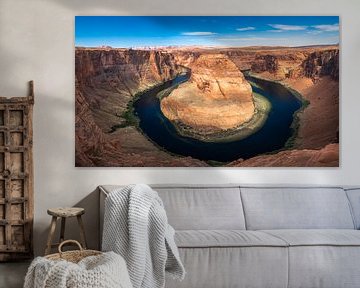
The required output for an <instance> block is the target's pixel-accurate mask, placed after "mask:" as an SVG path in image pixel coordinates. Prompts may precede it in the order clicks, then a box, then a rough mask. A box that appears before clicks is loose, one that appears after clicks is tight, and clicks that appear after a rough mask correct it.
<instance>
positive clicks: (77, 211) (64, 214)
mask: <svg viewBox="0 0 360 288" xmlns="http://www.w3.org/2000/svg"><path fill="white" fill-rule="evenodd" d="M47 213H48V214H49V215H51V216H52V219H51V224H50V231H49V236H48V240H47V245H46V250H45V255H48V254H50V252H51V248H52V247H57V246H58V245H59V244H60V243H61V242H63V241H64V234H65V223H66V218H69V217H76V218H77V220H78V223H79V227H80V239H81V245H82V247H83V248H84V249H86V247H87V245H86V239H85V230H84V224H83V222H82V219H81V215H83V214H84V213H85V209H84V208H78V207H73V208H50V209H48V210H47ZM58 217H60V218H61V229H60V242H59V243H54V244H53V243H52V239H53V237H54V233H55V228H56V222H57V219H58Z"/></svg>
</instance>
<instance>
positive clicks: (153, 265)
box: [102, 184, 185, 288]
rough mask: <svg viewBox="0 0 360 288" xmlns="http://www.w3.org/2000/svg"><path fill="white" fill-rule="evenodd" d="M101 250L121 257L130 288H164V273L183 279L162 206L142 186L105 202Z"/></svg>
mask: <svg viewBox="0 0 360 288" xmlns="http://www.w3.org/2000/svg"><path fill="white" fill-rule="evenodd" d="M102 250H103V251H114V252H116V253H118V254H120V255H121V256H122V257H124V259H125V261H126V263H127V267H128V271H129V274H130V279H131V282H132V284H133V287H134V288H162V287H165V270H166V272H167V273H169V274H170V275H171V276H172V277H173V278H175V279H179V280H182V279H183V278H184V276H185V271H184V267H183V265H182V263H181V260H180V257H179V252H178V248H177V246H176V244H175V241H174V229H173V228H172V227H171V226H170V225H169V224H168V222H167V217H166V212H165V209H164V207H163V203H162V201H161V199H160V197H159V196H158V194H157V192H156V191H154V190H152V189H151V188H150V187H149V186H147V185H144V184H139V185H132V186H127V187H125V188H120V189H119V190H117V191H113V192H112V193H110V194H109V196H108V197H107V198H106V200H105V215H104V230H103V241H102Z"/></svg>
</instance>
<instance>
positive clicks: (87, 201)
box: [35, 189, 99, 255]
mask: <svg viewBox="0 0 360 288" xmlns="http://www.w3.org/2000/svg"><path fill="white" fill-rule="evenodd" d="M73 207H82V208H84V209H85V214H84V215H82V219H83V222H84V226H85V235H86V241H87V245H88V247H87V248H89V249H96V250H97V249H98V248H99V246H98V245H99V233H98V227H99V190H98V189H96V190H94V191H93V192H91V193H90V194H89V195H88V196H86V197H85V198H84V199H82V200H81V201H80V202H78V203H76V204H75V205H74V206H73ZM50 221H51V216H50V215H49V224H48V228H47V229H46V230H43V231H41V233H40V235H37V236H36V238H37V239H40V240H41V242H44V239H47V238H48V235H49V230H50ZM35 234H37V233H36V232H35ZM59 237H60V218H59V219H58V221H57V225H56V231H55V234H54V238H53V239H52V243H58V242H59ZM67 239H72V240H77V241H79V242H80V230H79V224H78V222H77V219H76V217H71V218H68V219H66V228H65V240H67ZM43 248H44V249H43V250H42V251H41V250H40V247H38V249H37V251H35V253H36V255H43V254H44V251H45V247H43ZM74 249H77V248H74ZM56 252H57V250H56V249H55V248H53V249H52V252H51V253H56Z"/></svg>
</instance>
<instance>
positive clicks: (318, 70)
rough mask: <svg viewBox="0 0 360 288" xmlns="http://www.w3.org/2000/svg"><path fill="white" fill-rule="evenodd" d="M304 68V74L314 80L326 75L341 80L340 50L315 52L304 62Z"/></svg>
mask: <svg viewBox="0 0 360 288" xmlns="http://www.w3.org/2000/svg"><path fill="white" fill-rule="evenodd" d="M302 68H303V71H304V75H305V76H306V77H309V78H311V79H314V80H317V79H318V78H319V77H321V76H326V75H329V76H331V77H332V78H333V79H334V80H339V50H337V49H332V50H326V51H316V52H313V53H311V54H310V55H309V56H308V57H307V58H306V59H305V61H304V62H303V63H302Z"/></svg>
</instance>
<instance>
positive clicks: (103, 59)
mask: <svg viewBox="0 0 360 288" xmlns="http://www.w3.org/2000/svg"><path fill="white" fill-rule="evenodd" d="M75 61H76V73H75V74H76V104H75V109H76V120H75V142H76V152H75V157H76V160H75V162H76V166H150V167H151V166H207V164H206V163H204V162H202V161H200V160H197V159H192V158H191V157H178V156H173V155H170V154H168V153H167V152H165V151H162V150H160V149H159V148H158V147H156V146H155V145H154V144H153V143H152V142H151V141H149V140H148V139H147V138H146V137H145V136H144V135H142V134H141V133H140V132H139V131H138V130H137V129H136V128H135V127H125V128H121V129H118V130H116V132H115V133H112V134H109V133H108V132H109V130H110V128H111V127H112V126H113V125H115V124H119V123H121V121H123V119H122V117H121V113H122V112H123V111H125V109H126V107H127V104H128V102H129V101H130V100H131V99H132V98H133V96H134V95H135V94H136V93H137V92H138V91H141V90H144V89H146V88H149V87H152V86H154V85H156V84H159V83H162V82H163V81H166V80H169V79H172V78H173V77H175V75H176V74H177V73H180V72H181V71H183V68H182V67H180V66H178V65H176V64H175V62H174V61H173V56H172V55H169V54H168V53H164V52H156V51H134V50H125V49H110V50H109V49H107V48H106V49H85V48H84V49H76V55H75Z"/></svg>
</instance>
